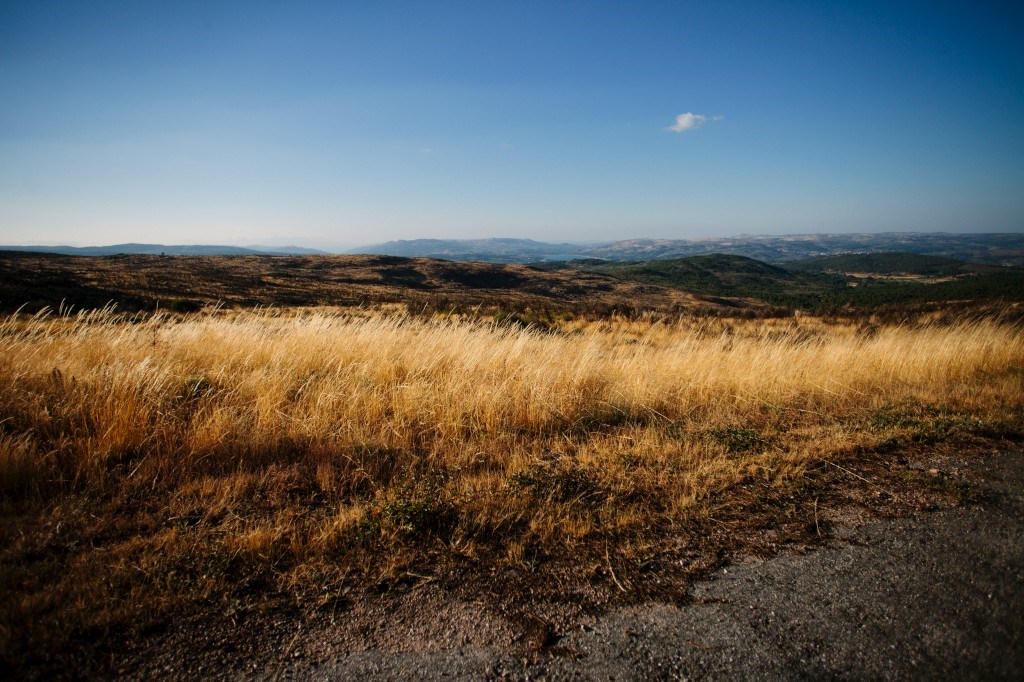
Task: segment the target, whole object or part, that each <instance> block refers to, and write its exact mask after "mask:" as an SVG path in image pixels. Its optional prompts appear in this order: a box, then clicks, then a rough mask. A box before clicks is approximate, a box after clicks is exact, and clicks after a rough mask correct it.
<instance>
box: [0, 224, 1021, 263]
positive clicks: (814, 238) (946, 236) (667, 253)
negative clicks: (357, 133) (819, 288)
mask: <svg viewBox="0 0 1024 682" xmlns="http://www.w3.org/2000/svg"><path fill="white" fill-rule="evenodd" d="M0 250H8V251H33V252H39V253H56V254H62V255H68V256H112V255H119V254H124V255H154V256H158V255H167V256H231V255H269V256H296V255H322V254H325V253H327V252H325V251H320V250H317V249H310V248H304V247H299V246H273V247H272V246H249V247H241V246H221V245H203V244H195V245H184V246H182V245H164V244H115V245H113V246H85V247H75V246H0ZM894 251H898V252H902V253H918V254H923V255H928V256H942V257H946V258H955V259H958V260H962V261H968V262H973V263H987V264H990V265H1017V266H1024V233H988V234H953V233H946V232H883V233H878V234H799V235H782V236H765V235H741V236H738V237H728V238H713V239H627V240H622V241H615V242H607V243H602V244H569V243H549V242H539V241H534V240H532V239H508V238H493V239H409V240H399V241H392V242H385V243H383V244H375V245H373V246H365V247H360V248H358V249H353V250H351V251H349V252H348V253H350V254H376V255H384V256H402V257H405V258H418V257H422V258H440V259H444V260H452V261H484V262H491V263H538V262H550V261H571V260H582V259H600V260H603V261H615V262H634V263H635V262H647V261H654V260H666V259H672V258H685V257H688V256H702V255H709V254H713V253H719V254H729V255H735V256H746V257H747V258H755V259H757V260H760V261H764V262H766V263H786V262H790V261H795V260H803V259H807V258H815V257H822V256H833V255H837V254H866V253H882V252H894Z"/></svg>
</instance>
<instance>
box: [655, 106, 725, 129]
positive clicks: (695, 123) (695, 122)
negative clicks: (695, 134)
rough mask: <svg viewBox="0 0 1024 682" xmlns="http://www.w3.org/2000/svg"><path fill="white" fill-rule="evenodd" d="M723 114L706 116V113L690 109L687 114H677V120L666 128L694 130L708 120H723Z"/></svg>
mask: <svg viewBox="0 0 1024 682" xmlns="http://www.w3.org/2000/svg"><path fill="white" fill-rule="evenodd" d="M722 118H724V117H722V116H705V115H704V114H694V113H690V112H689V111H688V112H686V113H685V114H679V115H678V116H676V122H675V123H673V124H672V125H670V126H669V127H668V128H666V129H665V130H671V131H672V132H673V133H682V132H685V131H687V130H693V129H694V128H699V127H701V126H702V125H704V124H705V123H707V122H708V121H712V122H714V121H721V120H722Z"/></svg>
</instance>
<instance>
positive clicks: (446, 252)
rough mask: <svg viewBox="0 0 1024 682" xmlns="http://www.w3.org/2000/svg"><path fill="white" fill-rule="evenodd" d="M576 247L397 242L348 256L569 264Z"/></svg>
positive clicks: (514, 242) (529, 243)
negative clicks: (559, 261)
mask: <svg viewBox="0 0 1024 682" xmlns="http://www.w3.org/2000/svg"><path fill="white" fill-rule="evenodd" d="M582 248H584V247H582V246H581V245H579V244H551V243H547V242H538V241H534V240H532V239H509V238H494V239H400V240H398V241H394V242H386V243H384V244H375V245H373V246H364V247H360V248H358V249H352V250H351V251H349V252H348V253H350V254H370V253H372V254H377V255H382V256H404V257H405V258H443V259H445V260H460V261H487V262H491V263H529V262H531V261H538V260H571V259H573V258H577V257H579V256H580V254H581V253H583V252H582V251H581V249H582Z"/></svg>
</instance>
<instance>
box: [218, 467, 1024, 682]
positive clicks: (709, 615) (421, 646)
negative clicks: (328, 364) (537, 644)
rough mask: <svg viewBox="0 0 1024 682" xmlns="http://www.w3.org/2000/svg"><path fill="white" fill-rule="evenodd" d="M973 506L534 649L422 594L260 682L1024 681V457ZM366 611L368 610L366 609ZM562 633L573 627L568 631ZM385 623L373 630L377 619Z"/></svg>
mask: <svg viewBox="0 0 1024 682" xmlns="http://www.w3.org/2000/svg"><path fill="white" fill-rule="evenodd" d="M964 465H965V466H969V467H970V468H971V469H972V473H974V474H976V475H978V476H979V477H980V478H981V480H983V481H984V482H985V485H986V488H987V489H988V491H989V492H988V494H987V495H986V497H985V499H984V501H983V502H981V503H979V504H972V505H966V506H961V507H956V508H948V509H941V510H938V511H933V512H929V513H924V514H920V515H916V516H912V517H904V518H893V519H883V520H878V519H873V520H867V521H864V520H863V519H860V520H857V519H851V520H850V521H849V523H847V524H846V525H844V526H842V527H840V528H839V529H838V530H837V532H836V534H837V536H838V537H839V539H838V540H837V541H836V542H834V543H832V545H831V546H829V547H827V548H825V549H822V550H820V551H809V552H805V553H802V554H794V553H789V554H783V555H781V556H778V557H775V558H773V559H770V560H767V561H760V560H755V559H748V560H746V561H742V562H740V563H738V564H734V565H732V566H729V567H726V568H724V569H722V570H720V571H718V572H717V573H715V574H714V575H713V576H712V578H711V579H710V580H707V581H702V582H699V583H696V584H694V585H693V587H692V588H691V590H690V595H691V597H692V602H691V603H690V604H687V605H684V606H675V605H669V604H657V603H648V604H641V605H635V606H630V607H625V608H619V609H613V610H610V611H608V612H606V613H604V614H603V615H600V616H597V617H587V616H586V614H585V613H582V612H581V613H578V614H575V617H572V614H567V615H570V618H569V620H575V621H576V623H575V625H574V627H570V628H564V630H563V631H560V632H558V633H557V635H556V637H555V640H556V641H554V642H552V643H550V644H552V645H551V646H547V647H545V648H543V649H542V650H541V651H540V652H537V651H534V652H532V653H531V652H530V651H529V650H528V649H526V648H524V646H523V645H522V636H521V634H520V635H518V636H517V635H516V628H514V627H512V626H511V625H510V624H509V623H507V622H504V621H503V620H502V619H501V618H500V617H499V616H498V615H496V614H494V613H492V612H491V611H489V610H488V608H487V607H486V605H484V604H483V603H473V602H466V603H464V602H453V601H452V600H451V599H450V598H449V599H447V600H446V598H445V596H444V595H443V594H440V593H439V591H435V590H432V589H430V588H429V586H428V587H424V588H421V589H420V590H417V591H414V592H413V593H411V594H408V595H405V596H404V597H403V598H402V599H399V600H398V602H394V603H388V604H384V603H379V604H376V605H373V606H369V607H366V606H365V605H364V606H363V607H360V606H357V607H355V608H354V609H353V610H351V611H348V612H346V613H345V614H343V615H342V614H339V616H338V621H337V622H336V624H335V627H328V628H325V627H324V626H322V625H321V626H318V627H317V628H316V629H315V630H312V631H310V632H308V633H304V634H298V633H297V635H298V636H300V637H302V639H303V640H305V641H307V642H309V641H313V642H319V645H318V646H316V647H314V648H313V650H312V651H315V652H316V655H312V656H306V655H304V656H303V658H302V659H301V660H295V661H293V662H291V663H288V664H286V665H280V666H274V667H272V668H264V669H263V670H262V671H261V670H249V671H238V672H244V674H246V675H247V676H248V675H252V674H253V673H255V674H256V675H257V676H262V677H264V678H266V679H367V680H375V679H412V678H420V679H439V678H445V679H480V678H488V677H490V678H510V679H606V680H607V679H614V680H629V679H676V678H705V677H707V678H716V679H717V678H728V679H754V678H757V679H766V678H768V679H794V678H807V677H809V678H859V679H863V678H877V679H904V678H909V677H913V678H960V679H1011V678H1016V677H1017V675H1019V674H1020V671H1021V670H1022V669H1024V453H1021V452H1005V453H1000V454H994V455H991V456H988V457H985V458H982V459H978V460H970V461H968V462H964ZM361 609H362V610H361ZM560 620H561V622H565V618H563V619H560ZM374 622H376V623H377V624H378V627H376V628H374V627H372V626H370V627H367V624H368V623H374Z"/></svg>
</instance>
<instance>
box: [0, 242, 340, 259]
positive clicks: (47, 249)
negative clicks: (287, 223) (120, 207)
mask: <svg viewBox="0 0 1024 682" xmlns="http://www.w3.org/2000/svg"><path fill="white" fill-rule="evenodd" d="M0 251H31V252H33V253H57V254H60V255H62V256H119V255H129V256H304V255H316V254H325V253H327V252H326V251H318V250H316V249H307V248H303V247H301V246H266V247H264V246H252V247H244V246H221V245H217V244H185V245H180V244H114V245H112V246H0Z"/></svg>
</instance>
